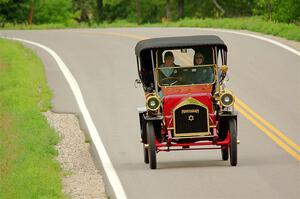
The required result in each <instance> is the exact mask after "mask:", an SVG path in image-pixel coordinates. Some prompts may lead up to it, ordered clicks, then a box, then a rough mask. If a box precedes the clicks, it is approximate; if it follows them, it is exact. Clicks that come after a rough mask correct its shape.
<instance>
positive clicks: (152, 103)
mask: <svg viewBox="0 0 300 199" xmlns="http://www.w3.org/2000/svg"><path fill="white" fill-rule="evenodd" d="M159 107H160V100H159V97H158V96H156V95H151V96H149V97H148V98H147V100H146V108H147V109H148V110H149V111H157V110H158V109H159Z"/></svg>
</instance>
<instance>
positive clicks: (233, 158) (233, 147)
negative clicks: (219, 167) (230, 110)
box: [228, 119, 237, 166]
mask: <svg viewBox="0 0 300 199" xmlns="http://www.w3.org/2000/svg"><path fill="white" fill-rule="evenodd" d="M228 122H229V132H230V145H229V150H230V164H231V166H236V165H237V132H236V121H235V119H230V120H229V121H228Z"/></svg>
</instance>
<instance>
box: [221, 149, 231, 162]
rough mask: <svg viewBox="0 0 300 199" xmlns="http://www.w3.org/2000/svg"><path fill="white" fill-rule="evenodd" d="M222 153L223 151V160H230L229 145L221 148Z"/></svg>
mask: <svg viewBox="0 0 300 199" xmlns="http://www.w3.org/2000/svg"><path fill="white" fill-rule="evenodd" d="M221 153H222V160H224V161H226V160H228V157H229V155H228V147H227V148H225V149H221Z"/></svg>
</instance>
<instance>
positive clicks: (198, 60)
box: [194, 52, 204, 65]
mask: <svg viewBox="0 0 300 199" xmlns="http://www.w3.org/2000/svg"><path fill="white" fill-rule="evenodd" d="M201 64H204V56H203V55H202V54H201V53H199V52H198V53H195V55H194V65H201Z"/></svg>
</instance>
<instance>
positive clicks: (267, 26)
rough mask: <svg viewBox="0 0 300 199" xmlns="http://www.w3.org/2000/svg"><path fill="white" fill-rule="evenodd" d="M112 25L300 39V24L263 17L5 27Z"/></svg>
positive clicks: (89, 26) (91, 26)
mask: <svg viewBox="0 0 300 199" xmlns="http://www.w3.org/2000/svg"><path fill="white" fill-rule="evenodd" d="M112 27H201V28H224V29H235V30H250V31H254V32H260V33H264V34H269V35H274V36H279V37H283V38H286V39H289V40H295V41H300V26H299V25H296V24H285V23H275V22H272V21H265V20H263V18H262V17H245V18H221V19H211V18H206V19H196V18H191V19H189V18H185V19H182V20H179V21H175V22H165V23H155V24H142V25H138V24H136V23H130V22H127V21H126V20H118V21H115V22H113V23H108V22H104V23H102V24H96V23H92V24H84V23H81V24H79V23H76V22H69V23H66V24H44V25H32V26H28V25H22V24H18V25H13V24H6V25H5V26H4V29H61V28H112Z"/></svg>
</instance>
